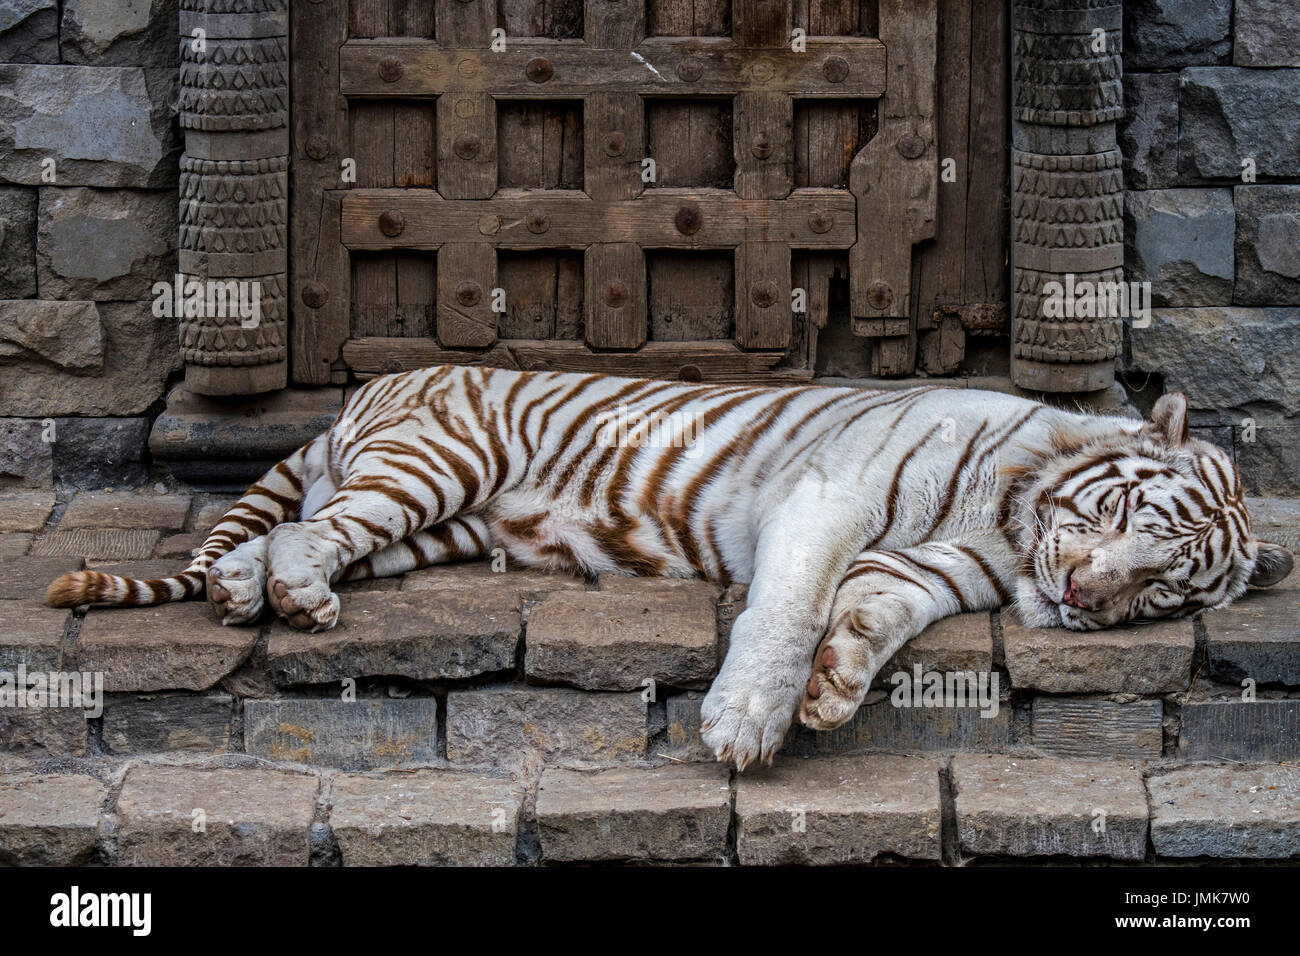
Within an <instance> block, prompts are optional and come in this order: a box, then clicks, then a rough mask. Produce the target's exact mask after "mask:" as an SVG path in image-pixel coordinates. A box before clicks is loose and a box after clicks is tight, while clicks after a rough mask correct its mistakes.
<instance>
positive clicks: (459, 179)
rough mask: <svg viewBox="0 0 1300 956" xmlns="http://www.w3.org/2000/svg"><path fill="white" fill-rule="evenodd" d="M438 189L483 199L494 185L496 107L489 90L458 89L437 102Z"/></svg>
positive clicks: (449, 194)
mask: <svg viewBox="0 0 1300 956" xmlns="http://www.w3.org/2000/svg"><path fill="white" fill-rule="evenodd" d="M437 113H438V192H439V193H441V194H442V195H443V196H444V197H445V198H447V199H485V198H487V197H488V196H491V195H492V193H494V192H495V191H496V188H497V107H496V102H495V101H494V100H493V99H492V95H491V94H490V93H483V92H473V91H458V92H456V93H452V94H450V95H447V96H444V97H442V98H441V99H440V100H439V101H438V110H437Z"/></svg>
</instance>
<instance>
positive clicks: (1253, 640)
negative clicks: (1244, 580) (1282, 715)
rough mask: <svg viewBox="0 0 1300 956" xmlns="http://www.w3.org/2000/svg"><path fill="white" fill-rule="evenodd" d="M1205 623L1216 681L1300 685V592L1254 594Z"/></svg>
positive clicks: (1212, 613) (1209, 615) (1209, 616)
mask: <svg viewBox="0 0 1300 956" xmlns="http://www.w3.org/2000/svg"><path fill="white" fill-rule="evenodd" d="M1204 621H1205V636H1206V640H1207V645H1208V648H1209V658H1210V671H1211V673H1212V674H1213V675H1214V676H1215V677H1218V678H1219V679H1221V680H1230V681H1234V682H1238V681H1241V680H1243V679H1247V678H1249V679H1250V680H1253V681H1255V682H1256V683H1258V684H1291V685H1297V684H1300V590H1293V589H1284V590H1280V591H1272V590H1269V591H1257V592H1253V593H1251V594H1250V595H1249V597H1248V599H1246V600H1243V601H1241V602H1239V603H1237V604H1233V605H1230V606H1229V607H1227V608H1225V609H1224V610H1222V611H1208V612H1206V614H1205V617H1204Z"/></svg>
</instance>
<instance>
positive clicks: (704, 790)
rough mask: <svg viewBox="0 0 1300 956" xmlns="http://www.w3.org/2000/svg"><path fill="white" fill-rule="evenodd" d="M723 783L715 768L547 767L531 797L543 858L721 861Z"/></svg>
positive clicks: (726, 812)
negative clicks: (533, 797)
mask: <svg viewBox="0 0 1300 956" xmlns="http://www.w3.org/2000/svg"><path fill="white" fill-rule="evenodd" d="M729 780H730V774H729V773H728V771H727V769H726V768H725V767H722V766H719V765H716V764H714V765H709V764H684V765H669V766H665V767H653V768H641V767H638V768H626V769H624V768H617V769H612V770H597V771H588V772H584V771H579V770H554V769H548V770H546V771H544V772H543V773H542V779H541V783H540V785H539V789H538V793H537V830H538V839H539V841H540V842H541V847H542V859H543V860H555V861H568V862H573V861H595V860H639V861H645V860H708V859H721V858H722V857H723V856H724V854H725V852H726V844H727V827H728V825H729V823H730V821H731V787H730V782H729Z"/></svg>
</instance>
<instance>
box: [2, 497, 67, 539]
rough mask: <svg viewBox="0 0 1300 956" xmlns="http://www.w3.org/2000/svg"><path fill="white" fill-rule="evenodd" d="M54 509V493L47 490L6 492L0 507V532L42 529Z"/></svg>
mask: <svg viewBox="0 0 1300 956" xmlns="http://www.w3.org/2000/svg"><path fill="white" fill-rule="evenodd" d="M53 510H54V495H53V493H52V492H48V491H24V492H20V493H17V494H15V493H13V492H7V493H6V494H5V496H4V507H3V508H0V532H8V531H31V532H37V531H44V530H45V521H46V519H47V518H49V516H50V512H51V511H53Z"/></svg>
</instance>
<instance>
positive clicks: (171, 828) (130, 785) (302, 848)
mask: <svg viewBox="0 0 1300 956" xmlns="http://www.w3.org/2000/svg"><path fill="white" fill-rule="evenodd" d="M318 787H319V784H318V781H317V780H316V778H315V777H313V776H310V775H308V774H296V773H290V772H286V771H283V770H266V769H243V768H240V769H199V768H193V767H165V766H156V765H148V764H137V765H135V766H133V767H131V768H130V769H129V770H128V771H127V774H126V779H125V780H124V782H123V784H122V794H121V796H120V797H119V798H118V801H117V816H118V828H117V854H118V864H119V865H122V866H306V865H307V862H308V857H309V832H310V829H311V823H312V820H313V818H314V816H315V812H316V792H317V789H318ZM199 822H201V823H202V829H198V828H197V827H198V824H199Z"/></svg>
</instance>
